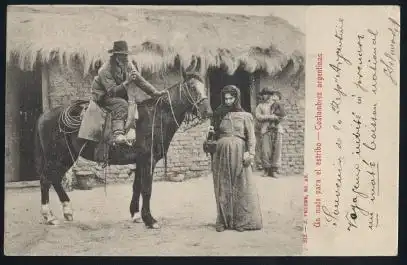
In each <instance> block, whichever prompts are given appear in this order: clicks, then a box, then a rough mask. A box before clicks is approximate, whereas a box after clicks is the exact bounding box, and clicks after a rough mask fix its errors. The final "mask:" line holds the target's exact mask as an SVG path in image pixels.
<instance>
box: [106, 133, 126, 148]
mask: <svg viewBox="0 0 407 265" xmlns="http://www.w3.org/2000/svg"><path fill="white" fill-rule="evenodd" d="M119 139H120V140H119ZM126 142H127V139H126V136H125V135H124V134H122V133H116V134H113V135H112V137H111V139H110V143H111V144H112V145H116V144H126Z"/></svg>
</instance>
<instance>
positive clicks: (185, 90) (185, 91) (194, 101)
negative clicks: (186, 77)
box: [167, 82, 207, 132]
mask: <svg viewBox="0 0 407 265" xmlns="http://www.w3.org/2000/svg"><path fill="white" fill-rule="evenodd" d="M187 83H188V82H180V83H179V88H178V91H179V98H180V99H182V96H183V95H185V98H186V99H187V101H188V103H189V104H191V105H192V107H191V110H190V114H191V115H193V114H192V113H193V110H194V109H195V110H196V112H197V114H196V115H194V116H195V117H194V118H193V119H192V120H198V121H199V122H198V123H196V124H195V123H194V124H192V126H190V127H189V128H184V130H183V132H185V131H187V130H189V129H191V128H192V127H195V126H197V125H199V124H202V123H203V122H204V121H205V119H204V118H203V115H202V113H201V111H200V110H199V104H200V103H201V102H202V101H203V100H205V99H207V97H206V96H205V95H202V93H198V94H200V95H201V96H198V98H194V97H193V95H192V94H191V91H190V90H189V89H190V87H189V86H188V85H187ZM167 95H168V101H169V104H170V109H171V113H172V116H173V119H174V121H175V123H176V124H177V126H178V128H180V127H181V125H180V123H179V122H178V120H177V118H176V117H175V113H174V108H173V106H172V103H171V102H172V101H171V95H170V92H169V91H168V90H167Z"/></svg>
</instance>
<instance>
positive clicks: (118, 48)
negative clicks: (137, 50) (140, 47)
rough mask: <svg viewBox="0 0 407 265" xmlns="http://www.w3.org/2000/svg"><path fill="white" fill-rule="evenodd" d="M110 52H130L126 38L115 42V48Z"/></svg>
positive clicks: (109, 51)
mask: <svg viewBox="0 0 407 265" xmlns="http://www.w3.org/2000/svg"><path fill="white" fill-rule="evenodd" d="M108 53H112V54H129V47H128V46H127V42H126V41H124V40H119V41H115V42H113V49H110V50H108Z"/></svg>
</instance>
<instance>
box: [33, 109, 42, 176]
mask: <svg viewBox="0 0 407 265" xmlns="http://www.w3.org/2000/svg"><path fill="white" fill-rule="evenodd" d="M42 116H43V114H42V115H41V116H40V117H39V118H38V120H37V123H36V125H35V137H34V138H35V139H34V140H35V142H34V148H35V149H34V154H35V172H36V173H37V176H39V177H40V178H41V179H42V178H43V177H44V175H43V171H44V167H45V156H44V155H45V153H44V145H43V139H42V137H41V128H42V123H43V119H42Z"/></svg>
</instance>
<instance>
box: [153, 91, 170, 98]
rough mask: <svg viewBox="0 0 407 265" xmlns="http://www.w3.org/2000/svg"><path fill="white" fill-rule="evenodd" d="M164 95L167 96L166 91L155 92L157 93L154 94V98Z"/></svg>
mask: <svg viewBox="0 0 407 265" xmlns="http://www.w3.org/2000/svg"><path fill="white" fill-rule="evenodd" d="M164 94H167V91H165V90H157V91H156V92H155V93H154V96H156V97H160V96H162V95H164Z"/></svg>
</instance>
